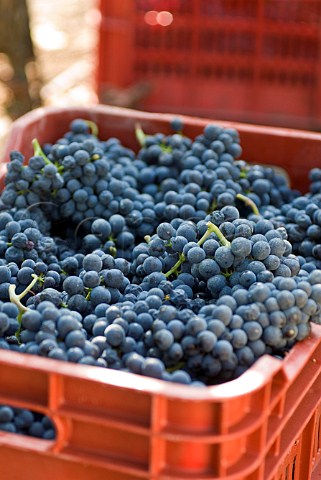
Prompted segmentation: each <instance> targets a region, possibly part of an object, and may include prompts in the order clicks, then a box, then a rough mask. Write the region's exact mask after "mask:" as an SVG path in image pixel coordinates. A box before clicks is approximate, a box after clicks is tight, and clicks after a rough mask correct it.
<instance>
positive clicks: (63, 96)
mask: <svg viewBox="0 0 321 480" xmlns="http://www.w3.org/2000/svg"><path fill="white" fill-rule="evenodd" d="M0 1H1V0H0ZM27 4H28V9H29V17H30V31H31V37H32V40H33V45H34V52H35V57H36V60H35V65H32V66H30V67H29V69H27V75H28V76H29V80H30V85H31V88H32V83H33V82H35V81H37V88H38V89H39V92H40V99H41V103H42V104H43V105H84V104H90V103H96V102H97V98H96V95H95V90H94V72H95V59H96V44H97V25H98V21H99V13H98V11H97V8H96V7H97V1H96V0H68V1H66V0H27ZM28 70H29V71H28ZM12 77H13V69H12V66H11V65H10V60H9V59H8V57H7V56H6V55H5V54H4V53H2V52H0V153H1V147H2V146H3V143H4V141H5V138H6V135H7V133H8V131H9V129H10V125H11V123H12V121H13V120H14V115H12V113H11V112H12V111H14V105H12V103H13V102H14V99H13V93H12V91H11V90H10V81H12Z"/></svg>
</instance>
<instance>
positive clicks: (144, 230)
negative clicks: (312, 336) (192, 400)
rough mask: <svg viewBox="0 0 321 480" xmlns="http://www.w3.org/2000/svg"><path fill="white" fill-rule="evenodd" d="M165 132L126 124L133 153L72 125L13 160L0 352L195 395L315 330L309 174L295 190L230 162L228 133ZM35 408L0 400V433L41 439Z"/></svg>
mask: <svg viewBox="0 0 321 480" xmlns="http://www.w3.org/2000/svg"><path fill="white" fill-rule="evenodd" d="M172 128H173V133H172V134H170V135H164V134H162V133H156V134H153V135H146V134H144V133H143V132H142V130H141V129H140V128H138V129H137V138H138V140H139V142H140V147H139V146H138V148H137V150H138V151H137V152H134V151H133V150H131V149H129V148H127V147H126V146H124V145H123V144H122V143H121V142H120V141H119V139H117V138H109V139H107V140H102V139H99V138H98V136H97V134H96V132H95V126H94V125H93V124H92V123H91V122H88V121H86V120H83V119H75V120H74V121H73V122H72V123H71V125H70V130H69V131H68V132H67V133H66V134H65V135H64V136H63V137H62V138H60V139H58V140H57V141H56V143H55V144H44V145H42V146H40V145H39V143H38V142H37V140H34V141H33V145H34V155H33V156H32V157H31V158H28V159H26V158H24V156H23V155H22V154H21V153H20V152H18V151H12V152H11V154H10V162H9V163H8V172H7V175H6V177H5V188H4V189H3V191H2V193H1V196H0V348H1V349H6V350H14V351H17V352H23V353H28V354H33V355H40V356H43V357H48V358H52V359H57V360H63V361H69V362H74V363H80V364H85V365H93V366H99V367H102V368H112V369H117V370H122V371H127V372H132V373H135V374H138V375H146V376H150V377H154V378H157V379H162V380H165V381H169V382H177V383H183V384H189V385H193V386H203V387H204V386H206V385H214V384H217V383H221V382H224V381H228V380H232V379H234V378H236V377H238V376H239V375H241V374H242V373H243V372H244V371H245V370H246V369H248V368H249V367H250V366H251V365H252V364H253V363H254V362H255V361H256V360H257V359H258V358H259V357H261V356H262V355H264V354H271V355H276V356H278V357H281V358H282V357H284V356H285V355H286V353H287V352H288V351H289V349H290V348H291V347H292V346H293V345H294V344H295V343H296V342H298V341H301V340H303V339H305V338H306V337H307V336H308V335H309V333H310V329H311V322H316V323H321V173H320V172H321V171H320V170H318V169H314V170H312V171H311V174H310V179H311V189H310V192H309V193H307V194H301V193H300V192H298V191H295V190H292V189H291V188H289V186H288V185H287V182H286V179H285V177H284V176H283V175H281V174H280V173H278V172H276V171H275V170H274V169H273V168H268V167H265V166H260V165H250V164H248V163H247V162H246V161H244V160H241V159H239V158H240V156H241V154H242V149H241V146H240V139H239V135H238V132H237V131H236V130H234V129H232V128H222V127H220V126H218V125H214V124H209V125H207V126H206V127H205V128H204V130H203V133H202V134H201V135H199V136H197V137H196V138H195V139H190V138H187V137H186V136H184V135H183V133H182V131H183V125H182V123H181V122H180V121H179V120H178V119H173V122H172ZM138 145H139V143H138ZM26 412H27V413H26ZM31 413H32V412H31ZM32 415H33V416H32ZM32 415H31V414H29V413H28V411H22V412H21V411H19V410H18V409H13V408H11V407H6V406H3V407H0V429H5V430H8V431H13V432H18V433H25V434H35V435H36V436H40V437H42V438H52V437H53V436H54V429H53V427H52V425H51V424H50V421H49V420H48V419H47V418H46V417H39V416H37V415H34V414H32ZM2 417H3V418H4V420H1V419H2ZM24 422H25V423H24ZM2 424H3V425H4V426H3V428H2ZM22 424H23V425H24V426H22ZM20 425H21V427H20ZM34 425H36V426H34ZM28 432H29V433H28ZM30 432H31V433H30ZM32 432H37V433H32Z"/></svg>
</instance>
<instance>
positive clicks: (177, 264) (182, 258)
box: [165, 253, 186, 278]
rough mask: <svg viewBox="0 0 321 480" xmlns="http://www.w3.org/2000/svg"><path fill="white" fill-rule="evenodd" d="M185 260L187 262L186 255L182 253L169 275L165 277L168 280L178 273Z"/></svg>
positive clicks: (166, 274)
mask: <svg viewBox="0 0 321 480" xmlns="http://www.w3.org/2000/svg"><path fill="white" fill-rule="evenodd" d="M185 260H186V257H185V255H184V253H181V254H180V255H179V259H178V260H177V262H176V263H175V265H173V267H172V268H171V269H170V270H168V272H167V273H165V277H166V278H168V277H170V276H171V275H173V273H175V272H177V269H178V268H179V267H180V266H181V265H182V263H183V262H185Z"/></svg>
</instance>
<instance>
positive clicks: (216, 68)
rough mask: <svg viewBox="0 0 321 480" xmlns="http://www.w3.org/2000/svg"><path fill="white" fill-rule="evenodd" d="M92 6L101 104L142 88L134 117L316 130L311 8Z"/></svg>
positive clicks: (320, 9) (319, 64)
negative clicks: (159, 115) (117, 92)
mask: <svg viewBox="0 0 321 480" xmlns="http://www.w3.org/2000/svg"><path fill="white" fill-rule="evenodd" d="M99 6H100V13H101V22H100V28H99V48H98V50H97V51H98V59H97V69H96V85H97V93H98V96H99V99H100V101H101V102H102V103H104V102H105V101H106V97H107V98H108V95H106V92H107V93H108V92H109V90H110V89H128V88H130V87H131V86H133V85H139V84H144V85H145V84H148V86H149V89H148V90H147V92H146V94H145V96H143V98H142V99H141V101H140V103H139V104H138V108H140V109H142V110H146V111H154V112H176V113H183V114H192V115H197V116H202V117H212V118H218V119H226V120H235V121H242V122H249V123H258V124H266V125H279V126H284V127H291V128H303V129H311V130H320V128H321V51H320V45H321V2H320V1H319V0H122V1H119V0H100V4H99ZM107 102H108V100H107Z"/></svg>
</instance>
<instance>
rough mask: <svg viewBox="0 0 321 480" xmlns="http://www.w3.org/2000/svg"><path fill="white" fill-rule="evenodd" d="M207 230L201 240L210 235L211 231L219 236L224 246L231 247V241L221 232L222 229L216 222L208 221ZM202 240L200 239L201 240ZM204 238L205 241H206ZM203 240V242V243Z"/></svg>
mask: <svg viewBox="0 0 321 480" xmlns="http://www.w3.org/2000/svg"><path fill="white" fill-rule="evenodd" d="M206 225H207V231H206V232H205V234H204V235H203V237H202V238H201V240H203V238H204V237H205V236H206V238H205V240H206V239H207V238H208V237H209V236H210V234H211V233H215V235H216V236H217V238H218V239H219V241H220V243H221V244H222V245H223V246H224V247H230V246H231V243H230V242H229V241H228V240H227V239H226V238H225V237H224V235H223V233H222V232H221V230H220V229H219V228H218V227H217V226H216V225H214V223H212V222H207V224H206ZM201 240H200V241H201ZM205 240H203V242H204V241H205ZM203 242H202V243H203Z"/></svg>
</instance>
